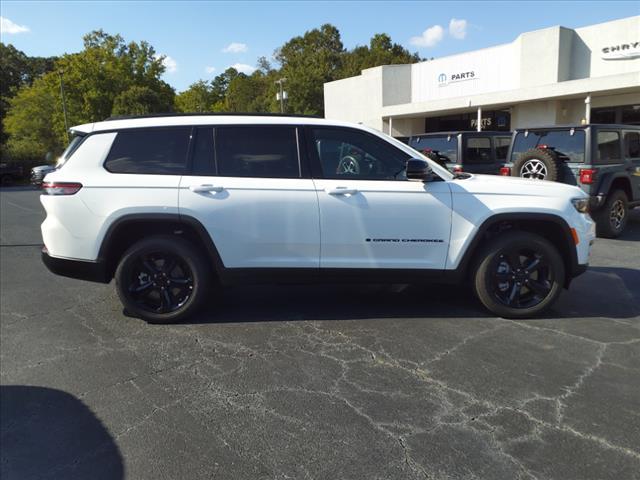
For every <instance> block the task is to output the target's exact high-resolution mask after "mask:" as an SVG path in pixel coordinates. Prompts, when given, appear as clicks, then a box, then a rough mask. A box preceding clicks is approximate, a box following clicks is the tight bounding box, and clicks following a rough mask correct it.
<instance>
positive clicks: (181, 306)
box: [115, 235, 212, 323]
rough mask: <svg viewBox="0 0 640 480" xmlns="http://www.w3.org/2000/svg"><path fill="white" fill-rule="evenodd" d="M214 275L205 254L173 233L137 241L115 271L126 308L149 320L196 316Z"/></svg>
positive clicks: (173, 320) (171, 321) (157, 321)
mask: <svg viewBox="0 0 640 480" xmlns="http://www.w3.org/2000/svg"><path fill="white" fill-rule="evenodd" d="M211 277H212V275H211V270H210V268H209V262H208V261H207V259H206V258H205V256H204V255H202V253H201V252H200V251H199V250H198V249H197V248H196V247H195V246H194V245H193V244H192V243H190V242H188V241H187V240H185V239H183V238H180V237H177V236H171V235H158V236H153V237H150V238H146V239H144V240H141V241H139V242H137V243H135V244H134V245H133V246H131V247H130V248H129V249H128V250H127V251H126V252H125V254H124V255H123V256H122V259H121V260H120V263H119V264H118V268H117V269H116V273H115V280H116V289H117V292H118V296H119V297H120V301H121V302H122V305H123V306H124V308H125V310H126V311H127V312H129V313H130V314H131V315H133V316H136V317H139V318H142V319H143V320H145V321H147V322H148V323H175V322H180V321H183V320H185V319H187V318H189V317H190V316H192V315H194V314H195V313H196V312H197V311H198V310H199V309H200V308H201V307H202V306H203V304H204V301H205V298H206V297H207V296H208V295H209V293H210V291H209V290H210V288H211V286H212V278H211Z"/></svg>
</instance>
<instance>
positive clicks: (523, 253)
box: [491, 247, 554, 308]
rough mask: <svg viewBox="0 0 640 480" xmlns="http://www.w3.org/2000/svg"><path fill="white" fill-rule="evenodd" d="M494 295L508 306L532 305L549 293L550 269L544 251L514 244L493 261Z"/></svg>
mask: <svg viewBox="0 0 640 480" xmlns="http://www.w3.org/2000/svg"><path fill="white" fill-rule="evenodd" d="M492 268H493V282H492V286H491V288H492V289H493V294H494V296H495V298H496V300H498V301H499V302H500V303H502V304H503V305H506V306H508V307H511V308H531V307H534V306H536V305H538V304H540V303H541V302H542V301H544V299H545V298H547V296H548V295H549V293H550V292H551V287H552V285H553V281H554V278H553V270H552V269H551V268H550V266H549V263H548V261H547V259H546V258H545V256H544V254H542V253H540V252H536V251H534V250H532V249H529V248H519V247H513V248H511V249H509V250H506V251H504V252H503V253H501V254H500V255H498V256H497V258H495V259H494V261H493V265H492Z"/></svg>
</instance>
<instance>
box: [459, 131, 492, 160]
mask: <svg viewBox="0 0 640 480" xmlns="http://www.w3.org/2000/svg"><path fill="white" fill-rule="evenodd" d="M465 145H466V146H465V150H464V162H465V163H488V162H490V161H491V139H490V138H489V137H471V138H467V139H466V140H465Z"/></svg>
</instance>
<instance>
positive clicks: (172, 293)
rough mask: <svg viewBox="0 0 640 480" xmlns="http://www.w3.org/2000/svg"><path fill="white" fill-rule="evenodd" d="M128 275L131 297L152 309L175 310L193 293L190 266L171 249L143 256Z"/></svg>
mask: <svg viewBox="0 0 640 480" xmlns="http://www.w3.org/2000/svg"><path fill="white" fill-rule="evenodd" d="M129 275H130V276H129V286H128V291H129V295H130V296H131V299H132V300H133V301H134V302H135V303H136V304H137V305H139V306H140V308H142V309H144V310H147V311H149V312H154V313H169V312H175V311H176V310H178V309H179V308H180V307H182V306H183V305H184V304H185V303H187V302H188V301H189V298H191V294H192V292H193V273H192V272H191V269H190V268H189V266H188V265H187V263H186V262H185V261H184V260H182V259H181V258H180V257H178V256H176V255H174V254H172V253H169V252H163V251H158V252H150V253H145V254H142V255H140V256H139V257H137V258H136V260H135V261H134V262H133V264H132V266H131V269H130V272H129Z"/></svg>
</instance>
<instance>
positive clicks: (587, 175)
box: [580, 168, 598, 185]
mask: <svg viewBox="0 0 640 480" xmlns="http://www.w3.org/2000/svg"><path fill="white" fill-rule="evenodd" d="M597 173H598V170H597V169H595V168H581V169H580V183H582V184H584V185H591V184H592V183H593V182H595V181H596V174H597Z"/></svg>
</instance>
